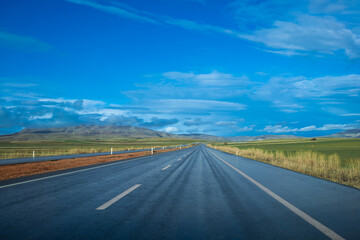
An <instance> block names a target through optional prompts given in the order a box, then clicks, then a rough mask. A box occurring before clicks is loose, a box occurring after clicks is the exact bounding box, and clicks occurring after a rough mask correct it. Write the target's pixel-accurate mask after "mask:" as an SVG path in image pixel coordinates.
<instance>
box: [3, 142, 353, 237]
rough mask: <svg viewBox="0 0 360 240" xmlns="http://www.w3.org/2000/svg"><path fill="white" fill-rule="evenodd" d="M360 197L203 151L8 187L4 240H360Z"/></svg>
mask: <svg viewBox="0 0 360 240" xmlns="http://www.w3.org/2000/svg"><path fill="white" fill-rule="evenodd" d="M359 226H360V191H359V190H356V189H353V188H350V187H346V186H342V185H339V184H335V183H331V182H328V181H325V180H321V179H317V178H313V177H310V176H306V175H303V174H299V173H295V172H292V171H288V170H285V169H281V168H278V167H274V166H271V165H267V164H264V163H260V162H256V161H253V160H249V159H245V158H241V157H236V156H234V155H230V154H227V153H224V152H220V151H217V150H214V149H210V148H207V147H205V146H203V145H200V146H196V147H192V148H188V149H183V150H179V151H174V152H167V153H163V154H159V155H151V156H146V157H140V158H137V159H132V160H125V161H119V162H111V163H106V164H102V165H94V166H89V167H83V168H78V169H72V170H71V169H70V170H66V171H59V172H55V173H51V174H43V175H37V176H33V177H25V178H21V179H16V180H6V181H2V182H0V239H21V240H23V239H59V240H60V239H61V240H64V239H360V227H359Z"/></svg>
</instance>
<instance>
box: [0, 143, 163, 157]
mask: <svg viewBox="0 0 360 240" xmlns="http://www.w3.org/2000/svg"><path fill="white" fill-rule="evenodd" d="M153 147H154V148H162V147H163V146H159V145H157V146H153ZM150 148H151V147H148V146H146V147H144V146H133V147H113V152H117V151H126V150H128V149H129V150H141V149H150ZM33 151H35V157H41V156H56V155H69V154H81V153H100V152H110V146H109V147H72V148H58V149H41V148H40V149H38V148H34V149H31V150H30V149H29V150H28V149H11V150H7V151H4V152H1V151H0V161H1V159H10V158H23V157H32V153H33Z"/></svg>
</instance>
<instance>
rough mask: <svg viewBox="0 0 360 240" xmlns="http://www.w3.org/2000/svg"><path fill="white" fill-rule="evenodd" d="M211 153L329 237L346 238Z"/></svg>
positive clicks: (339, 239)
mask: <svg viewBox="0 0 360 240" xmlns="http://www.w3.org/2000/svg"><path fill="white" fill-rule="evenodd" d="M209 152H210V153H211V154H213V155H214V156H215V157H217V158H218V159H220V160H221V161H222V162H224V163H225V164H226V165H228V166H229V167H231V168H232V169H234V170H235V171H236V172H238V173H239V174H241V175H242V176H243V177H245V178H246V179H248V180H249V181H250V182H252V183H254V184H255V185H256V186H258V187H259V188H260V189H261V190H263V191H264V192H266V193H267V194H268V195H270V196H271V197H272V198H274V199H275V200H277V201H278V202H280V203H281V204H282V205H284V206H285V207H287V208H288V209H290V210H291V211H292V212H293V213H295V214H296V215H298V216H299V217H301V218H302V219H304V220H305V221H306V222H308V223H309V224H311V225H312V226H314V227H315V228H317V229H318V230H319V231H320V232H322V233H323V234H325V235H326V236H327V237H329V238H330V239H333V240H345V238H343V237H341V236H340V235H338V234H337V233H335V232H334V231H333V230H331V229H330V228H328V227H326V226H325V225H323V224H322V223H320V222H318V221H317V220H315V219H314V218H312V217H310V216H309V215H307V214H306V213H304V212H303V211H301V210H300V209H298V208H297V207H295V206H294V205H292V204H291V203H289V202H288V201H286V200H285V199H283V198H282V197H280V196H279V195H277V194H276V193H274V192H272V191H271V190H269V189H268V188H266V187H265V186H263V185H262V184H260V183H259V182H257V181H256V180H254V179H253V178H251V177H249V176H248V175H246V174H245V173H243V172H242V171H240V170H239V169H237V168H236V167H234V166H233V165H231V164H230V163H228V162H226V161H225V160H223V159H222V158H220V157H219V156H217V155H216V154H215V153H213V152H212V151H209Z"/></svg>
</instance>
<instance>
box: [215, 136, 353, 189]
mask: <svg viewBox="0 0 360 240" xmlns="http://www.w3.org/2000/svg"><path fill="white" fill-rule="evenodd" d="M358 142H360V140H358ZM350 143H351V144H353V143H354V142H349V144H350ZM252 144H255V143H252ZM257 144H258V145H261V144H262V143H257ZM266 144H269V143H266ZM282 144H286V143H285V142H283V143H282ZM292 144H293V143H289V146H288V148H287V149H291V151H286V150H284V149H281V148H282V147H280V149H279V148H278V149H276V147H271V148H267V149H261V148H259V147H258V148H256V147H253V146H248V147H244V145H242V144H241V143H237V144H234V146H225V145H221V144H217V145H210V147H213V148H215V147H216V149H218V150H221V151H224V152H228V153H232V154H236V152H238V155H239V156H242V157H246V158H250V159H254V160H257V161H260V162H265V163H269V164H272V165H275V166H279V167H283V168H286V169H290V170H293V171H296V172H300V173H304V174H308V175H311V176H315V177H319V178H323V179H326V180H330V181H333V182H337V183H341V184H345V185H348V186H352V187H355V188H358V189H360V158H344V157H341V156H343V155H341V154H338V153H336V152H335V153H328V154H326V153H323V152H321V151H316V150H306V149H303V148H302V147H301V145H300V146H298V147H297V148H295V147H294V146H291V145H292ZM312 144H313V145H314V144H317V143H312ZM320 144H321V143H320ZM328 144H330V145H332V144H334V142H332V141H330V142H328ZM238 145H241V146H240V147H239V146H238ZM245 145H246V144H245ZM354 151H360V150H359V149H354ZM340 152H342V151H340Z"/></svg>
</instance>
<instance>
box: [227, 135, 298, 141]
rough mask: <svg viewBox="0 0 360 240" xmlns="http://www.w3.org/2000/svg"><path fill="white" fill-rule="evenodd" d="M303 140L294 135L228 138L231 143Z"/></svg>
mask: <svg viewBox="0 0 360 240" xmlns="http://www.w3.org/2000/svg"><path fill="white" fill-rule="evenodd" d="M298 138H303V137H299V136H295V135H261V136H237V137H228V139H229V140H230V141H233V142H246V141H258V140H270V139H298Z"/></svg>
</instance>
